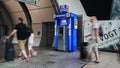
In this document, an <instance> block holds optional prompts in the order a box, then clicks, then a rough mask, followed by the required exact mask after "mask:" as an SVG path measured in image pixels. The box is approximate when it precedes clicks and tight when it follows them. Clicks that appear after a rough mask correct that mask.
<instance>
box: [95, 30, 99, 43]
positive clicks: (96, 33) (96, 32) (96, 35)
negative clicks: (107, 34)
mask: <svg viewBox="0 0 120 68" xmlns="http://www.w3.org/2000/svg"><path fill="white" fill-rule="evenodd" d="M94 30H95V37H96V43H98V37H99V29H98V28H94Z"/></svg>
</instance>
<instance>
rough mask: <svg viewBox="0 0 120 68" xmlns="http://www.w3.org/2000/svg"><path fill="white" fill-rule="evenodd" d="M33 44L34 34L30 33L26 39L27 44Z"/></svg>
mask: <svg viewBox="0 0 120 68" xmlns="http://www.w3.org/2000/svg"><path fill="white" fill-rule="evenodd" d="M33 43H34V33H31V34H30V37H29V39H28V44H33Z"/></svg>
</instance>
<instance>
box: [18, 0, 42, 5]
mask: <svg viewBox="0 0 120 68" xmlns="http://www.w3.org/2000/svg"><path fill="white" fill-rule="evenodd" d="M18 1H20V2H24V3H27V4H31V5H35V6H40V0H18Z"/></svg>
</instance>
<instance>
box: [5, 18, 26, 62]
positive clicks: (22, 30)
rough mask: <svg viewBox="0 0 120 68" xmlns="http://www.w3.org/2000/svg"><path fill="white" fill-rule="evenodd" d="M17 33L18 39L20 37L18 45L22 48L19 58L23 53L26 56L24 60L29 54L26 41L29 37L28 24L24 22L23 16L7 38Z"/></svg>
mask: <svg viewBox="0 0 120 68" xmlns="http://www.w3.org/2000/svg"><path fill="white" fill-rule="evenodd" d="M16 33H17V39H18V45H19V49H20V53H19V55H18V56H17V58H21V55H22V54H23V56H24V58H23V59H22V60H26V59H27V54H26V50H25V43H26V39H27V26H26V25H25V24H24V23H23V18H21V17H19V18H18V24H17V25H15V28H14V29H13V31H12V32H11V33H10V35H8V36H7V39H9V38H10V37H11V36H13V35H14V34H16Z"/></svg>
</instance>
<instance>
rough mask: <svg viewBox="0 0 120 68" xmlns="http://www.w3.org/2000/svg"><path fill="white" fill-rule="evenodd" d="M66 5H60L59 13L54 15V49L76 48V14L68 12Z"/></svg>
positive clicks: (67, 49)
mask: <svg viewBox="0 0 120 68" xmlns="http://www.w3.org/2000/svg"><path fill="white" fill-rule="evenodd" d="M68 10H69V9H68V6H67V5H62V6H60V11H61V13H58V14H55V15H54V22H55V26H54V28H55V32H54V49H55V50H60V51H68V52H73V51H76V50H77V29H78V19H77V15H76V14H74V13H70V12H68Z"/></svg>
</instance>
